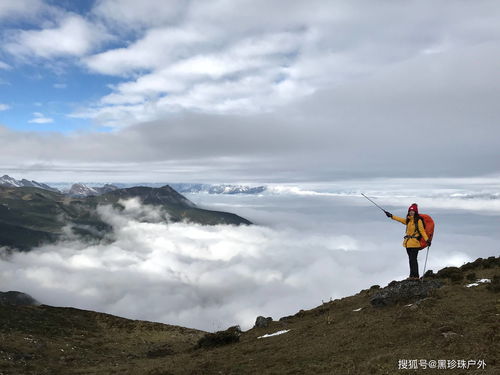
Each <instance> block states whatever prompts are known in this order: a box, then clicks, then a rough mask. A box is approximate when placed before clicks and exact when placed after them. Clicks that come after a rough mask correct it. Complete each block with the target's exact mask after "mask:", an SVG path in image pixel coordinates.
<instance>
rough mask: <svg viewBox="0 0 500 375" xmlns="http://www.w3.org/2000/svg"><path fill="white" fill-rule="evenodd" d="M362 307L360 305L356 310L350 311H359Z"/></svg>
mask: <svg viewBox="0 0 500 375" xmlns="http://www.w3.org/2000/svg"><path fill="white" fill-rule="evenodd" d="M361 309H362V307H360V308H359V309H356V310H352V311H361Z"/></svg>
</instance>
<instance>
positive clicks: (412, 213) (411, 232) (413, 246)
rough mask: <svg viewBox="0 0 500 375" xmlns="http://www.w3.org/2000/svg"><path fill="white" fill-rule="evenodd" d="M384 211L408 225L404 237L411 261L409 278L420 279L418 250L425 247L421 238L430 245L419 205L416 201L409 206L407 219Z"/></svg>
mask: <svg viewBox="0 0 500 375" xmlns="http://www.w3.org/2000/svg"><path fill="white" fill-rule="evenodd" d="M384 212H385V214H386V215H387V217H389V218H391V219H392V220H396V221H399V222H400V223H402V224H405V225H406V235H405V237H404V241H403V246H404V247H405V248H406V252H407V253H408V259H409V261H410V277H409V278H408V279H409V280H418V279H419V274H418V262H417V256H418V252H419V251H420V250H422V249H424V248H425V246H424V247H422V245H421V243H420V239H421V238H423V239H424V240H425V242H426V244H427V246H429V245H430V240H429V236H428V235H427V233H426V232H425V228H424V223H423V220H422V218H421V217H420V216H419V214H418V206H417V204H416V203H413V204H412V205H411V206H410V207H409V208H408V214H407V215H406V219H404V218H402V217H399V216H395V215H393V214H391V213H390V212H387V211H384Z"/></svg>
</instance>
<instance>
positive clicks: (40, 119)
mask: <svg viewBox="0 0 500 375" xmlns="http://www.w3.org/2000/svg"><path fill="white" fill-rule="evenodd" d="M29 122H30V123H34V124H48V123H51V122H54V119H52V118H50V117H46V116H45V115H44V114H43V113H40V112H34V113H33V118H32V119H31V120H29Z"/></svg>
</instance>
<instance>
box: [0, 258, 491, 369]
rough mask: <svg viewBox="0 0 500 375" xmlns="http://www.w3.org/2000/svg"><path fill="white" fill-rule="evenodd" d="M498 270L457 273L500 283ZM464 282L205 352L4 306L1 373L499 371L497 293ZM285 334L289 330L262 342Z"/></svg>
mask: <svg viewBox="0 0 500 375" xmlns="http://www.w3.org/2000/svg"><path fill="white" fill-rule="evenodd" d="M499 263H500V258H496V261H495V262H493V263H492V262H491V260H490V261H485V262H476V263H475V264H474V266H472V267H471V266H466V267H463V268H461V269H460V271H461V272H462V273H465V275H467V274H470V273H472V272H473V273H475V274H476V277H477V278H489V279H493V278H494V277H495V276H496V277H497V279H498V277H500V264H499ZM444 274H446V272H445V273H444ZM441 275H442V276H443V273H442V274H441ZM445 276H446V275H445ZM445 276H443V277H445ZM458 279H459V276H458V273H457V271H456V270H452V272H451V274H450V275H449V278H442V279H440V280H442V281H443V282H444V283H445V285H444V286H443V287H442V288H440V289H438V290H436V291H435V292H434V293H433V295H432V296H430V297H428V298H426V299H424V300H422V301H420V302H419V303H418V304H415V303H413V304H412V306H406V305H405V304H400V305H394V306H389V307H382V308H375V307H372V306H371V305H370V303H369V300H370V297H371V296H372V295H373V293H375V292H376V291H377V288H372V289H367V290H364V291H361V292H360V293H358V294H356V295H354V296H351V297H347V298H343V299H340V300H335V301H331V302H328V303H324V304H322V305H320V306H318V307H317V308H315V309H312V310H308V311H301V312H299V313H297V314H296V315H295V316H291V317H287V318H284V319H282V320H281V321H275V322H272V323H271V324H270V326H269V327H267V328H254V329H251V330H249V331H246V332H243V333H242V334H241V336H239V342H235V343H230V344H228V345H224V346H218V347H210V348H201V349H195V347H196V345H197V343H198V342H199V340H200V339H201V338H202V337H203V336H204V334H205V332H201V331H196V330H190V329H187V328H182V327H173V326H168V325H163V324H158V323H150V322H141V321H130V320H127V319H122V318H118V317H114V316H111V315H105V314H99V313H94V312H87V311H81V310H76V309H67V308H66V309H63V308H52V307H48V306H41V307H29V308H26V307H25V308H21V307H17V308H16V307H0V319H1V322H2V328H1V330H0V335H1V337H0V338H1V341H0V342H1V343H0V374H150V375H172V374H203V375H205V374H342V375H345V374H363V375H364V374H406V373H408V374H410V373H411V374H415V373H423V374H476V373H478V374H479V373H480V374H485V375H493V374H499V373H500V358H499V353H500V345H499V343H500V337H499V332H498V321H499V316H500V315H499V314H500V299H499V298H500V297H499V294H498V289H496V288H492V287H488V284H481V285H479V286H477V287H473V288H467V287H465V284H467V283H469V282H470V280H467V279H466V277H463V278H462V279H460V280H461V281H459V280H458ZM359 308H362V309H361V310H360V311H353V310H357V309H359ZM279 330H290V331H289V332H288V333H285V334H282V335H279V336H273V337H268V338H263V339H258V337H259V336H262V335H264V334H267V333H273V332H276V331H279ZM410 359H417V360H420V359H425V360H440V359H445V360H458V359H463V360H485V361H486V368H485V369H483V370H474V369H468V370H467V369H465V370H458V369H455V370H438V369H436V370H431V369H426V370H423V369H421V370H418V371H415V370H408V371H406V370H399V369H398V361H399V360H410Z"/></svg>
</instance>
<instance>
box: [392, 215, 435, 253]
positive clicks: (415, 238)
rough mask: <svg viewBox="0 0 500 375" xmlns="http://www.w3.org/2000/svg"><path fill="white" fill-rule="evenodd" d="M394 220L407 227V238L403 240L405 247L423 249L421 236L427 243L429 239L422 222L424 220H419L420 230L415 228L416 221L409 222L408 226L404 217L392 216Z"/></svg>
mask: <svg viewBox="0 0 500 375" xmlns="http://www.w3.org/2000/svg"><path fill="white" fill-rule="evenodd" d="M392 220H396V221H399V222H400V223H401V224H404V225H406V236H405V238H404V240H403V246H404V247H406V248H408V247H411V248H421V247H422V246H421V245H420V240H419V237H420V235H421V236H422V237H423V238H424V240H426V241H427V240H428V239H429V237H428V236H427V233H425V228H424V223H423V222H422V219H419V220H418V223H417V225H418V230H417V228H416V227H415V220H412V219H410V220H409V221H408V224H406V219H403V218H402V217H399V216H396V215H392ZM419 232H420V233H419Z"/></svg>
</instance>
